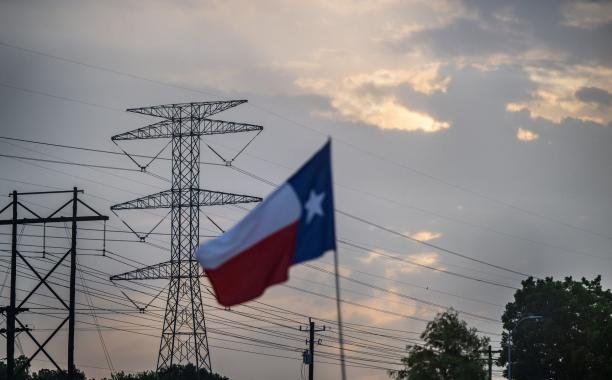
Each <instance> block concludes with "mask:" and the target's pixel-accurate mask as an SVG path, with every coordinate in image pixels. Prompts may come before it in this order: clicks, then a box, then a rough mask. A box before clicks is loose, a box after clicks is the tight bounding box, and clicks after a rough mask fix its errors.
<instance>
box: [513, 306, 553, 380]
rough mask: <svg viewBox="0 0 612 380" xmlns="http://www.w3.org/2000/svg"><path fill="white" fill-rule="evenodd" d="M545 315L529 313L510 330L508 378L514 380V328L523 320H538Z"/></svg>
mask: <svg viewBox="0 0 612 380" xmlns="http://www.w3.org/2000/svg"><path fill="white" fill-rule="evenodd" d="M543 318H544V317H543V316H541V315H528V316H526V317H523V318H521V319H519V320H518V322H516V324H515V325H514V327H513V328H512V330H510V331H508V380H512V334H514V330H516V328H517V327H518V326H519V325H520V324H521V322H523V321H526V320H528V319H535V320H537V321H539V320H541V319H543Z"/></svg>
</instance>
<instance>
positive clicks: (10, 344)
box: [6, 191, 17, 379]
mask: <svg viewBox="0 0 612 380" xmlns="http://www.w3.org/2000/svg"><path fill="white" fill-rule="evenodd" d="M11 238H12V240H11V296H10V297H11V300H10V305H9V307H8V309H7V310H6V363H7V365H6V372H7V375H8V378H9V379H11V378H12V377H13V375H14V373H15V317H16V314H17V311H16V310H15V303H16V301H17V292H16V285H17V191H13V230H12V234H11Z"/></svg>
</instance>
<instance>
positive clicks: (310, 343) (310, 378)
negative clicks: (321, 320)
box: [300, 318, 325, 380]
mask: <svg viewBox="0 0 612 380" xmlns="http://www.w3.org/2000/svg"><path fill="white" fill-rule="evenodd" d="M300 331H308V333H309V339H308V354H307V355H304V359H305V360H304V361H305V362H306V363H307V364H308V380H313V379H314V358H315V350H314V346H315V332H319V331H325V326H321V327H319V328H318V329H317V328H316V327H315V322H314V321H313V320H312V318H308V329H306V328H302V326H300Z"/></svg>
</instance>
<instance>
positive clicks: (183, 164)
mask: <svg viewBox="0 0 612 380" xmlns="http://www.w3.org/2000/svg"><path fill="white" fill-rule="evenodd" d="M244 102H246V100H232V101H216V102H199V103H182V104H168V105H160V106H152V107H143V108H134V109H128V110H127V111H128V112H134V113H138V114H143V115H149V116H154V117H159V118H162V119H163V120H162V121H160V122H157V123H155V124H151V125H148V126H146V127H143V128H139V129H136V130H133V131H130V132H126V133H122V134H119V135H116V136H113V137H112V141H113V142H115V144H116V142H117V141H120V140H136V139H160V138H169V139H171V141H170V142H169V144H171V146H172V163H171V166H172V181H171V182H172V187H171V189H170V190H165V191H162V192H159V193H156V194H152V195H148V196H145V197H141V198H138V199H134V200H131V201H128V202H125V203H120V204H117V205H114V206H112V207H111V210H112V211H113V212H115V211H117V210H133V209H155V208H170V209H171V211H170V215H171V233H170V235H171V250H170V261H166V262H163V263H159V264H155V265H151V266H147V267H144V268H140V269H137V270H134V271H130V272H127V273H123V274H119V275H115V276H112V277H111V281H119V280H148V279H168V280H170V283H169V286H168V298H167V303H166V311H165V315H164V325H163V330H162V333H161V342H160V347H159V356H158V358H157V370H158V371H159V370H161V369H164V368H168V367H170V366H172V365H176V364H184V363H191V364H193V365H195V366H196V368H197V369H201V368H204V369H206V370H208V371H211V361H210V352H209V348H208V337H207V334H206V324H205V318H204V309H203V305H202V296H201V293H200V276H201V275H202V270H201V269H200V268H199V265H198V263H197V262H196V261H195V260H194V259H193V257H192V254H193V251H194V249H195V248H196V247H197V245H198V243H199V227H200V219H199V210H200V207H202V206H214V205H231V204H238V203H250V202H259V201H261V198H258V197H251V196H247V195H240V194H232V193H225V192H218V191H210V190H203V189H201V188H200V139H201V136H204V135H216V134H224V133H238V132H252V131H255V132H258V133H259V132H261V130H262V129H263V127H261V126H259V125H252V124H245V123H234V122H228V121H221V120H213V119H209V118H208V117H209V116H211V115H214V114H216V113H219V112H221V111H224V110H226V109H228V108H232V107H235V106H237V105H239V104H242V103H244ZM251 141H252V140H251ZM247 145H248V144H247ZM211 149H212V148H211ZM243 149H244V148H243ZM124 152H125V151H124ZM125 153H126V154H127V155H128V156H129V154H128V153H127V152H125ZM215 153H216V152H215ZM216 154H217V153H216ZM158 155H159V154H158ZM129 157H130V159H132V161H134V162H135V163H137V162H136V161H135V160H134V159H133V158H132V157H131V156H129ZM156 157H157V156H156ZM137 164H138V163H137ZM225 164H226V165H228V166H229V165H231V161H225ZM138 165H139V164H138ZM139 166H140V167H141V170H143V171H145V170H146V166H141V165H139ZM147 166H148V164H147ZM143 239H144V238H141V240H143Z"/></svg>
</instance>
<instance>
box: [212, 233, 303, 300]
mask: <svg viewBox="0 0 612 380" xmlns="http://www.w3.org/2000/svg"><path fill="white" fill-rule="evenodd" d="M298 224H299V222H295V223H292V224H290V225H288V226H287V227H284V228H282V229H280V230H278V231H277V232H275V233H273V234H272V235H270V236H268V237H266V238H265V239H263V240H260V241H259V242H258V243H256V244H255V245H253V246H251V247H250V248H248V249H247V250H245V251H243V252H241V253H240V254H239V255H237V256H235V257H233V258H231V259H230V260H228V261H227V262H225V263H224V264H223V265H221V266H220V267H218V268H216V269H205V270H204V271H205V272H206V275H207V276H208V279H209V280H210V282H211V284H212V286H213V288H214V290H215V294H216V295H217V301H218V302H219V303H220V304H221V305H223V306H233V305H237V304H240V303H243V302H246V301H250V300H252V299H254V298H257V297H259V296H260V295H262V294H263V292H264V291H265V290H266V288H267V287H268V286H271V285H274V284H278V283H281V282H285V281H287V279H288V278H289V267H290V266H291V264H292V262H293V256H294V254H295V244H296V235H297V229H298Z"/></svg>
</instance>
